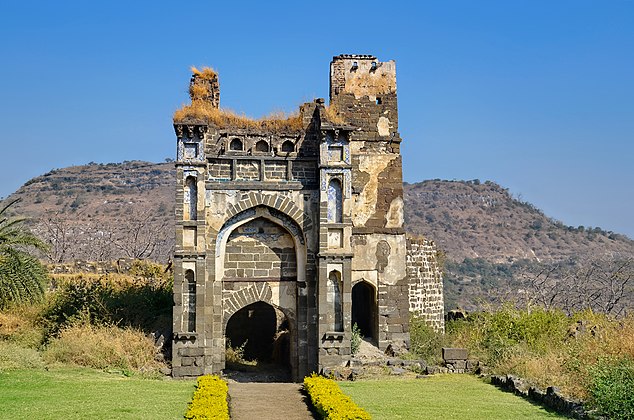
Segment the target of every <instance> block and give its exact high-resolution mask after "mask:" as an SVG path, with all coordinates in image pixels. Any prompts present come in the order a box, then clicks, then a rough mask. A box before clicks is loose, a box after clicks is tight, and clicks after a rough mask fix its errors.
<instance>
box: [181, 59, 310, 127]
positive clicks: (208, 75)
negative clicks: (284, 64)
mask: <svg viewBox="0 0 634 420" xmlns="http://www.w3.org/2000/svg"><path fill="white" fill-rule="evenodd" d="M191 70H192V73H193V74H194V75H195V76H196V77H195V78H194V79H193V82H192V83H191V84H190V86H189V94H190V97H191V99H192V102H191V104H187V105H183V106H182V107H181V108H180V109H178V110H176V112H174V122H175V123H179V122H181V123H182V122H204V123H206V124H211V125H214V126H215V127H217V128H228V127H231V128H239V129H246V130H266V131H293V132H297V131H301V130H302V129H303V128H304V126H303V123H302V118H301V116H300V115H299V113H298V112H296V113H292V114H285V113H283V112H276V113H272V114H270V115H268V116H265V117H263V118H259V119H254V118H250V117H247V116H246V115H239V114H237V113H235V112H233V111H230V110H226V109H220V108H218V107H217V106H215V105H214V104H212V103H211V102H210V101H208V100H207V99H208V95H209V86H208V84H209V82H210V81H212V80H214V79H216V77H217V73H216V71H215V70H213V69H212V68H210V67H203V68H202V70H198V69H197V68H196V67H192V68H191Z"/></svg>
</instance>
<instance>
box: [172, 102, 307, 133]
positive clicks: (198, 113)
mask: <svg viewBox="0 0 634 420" xmlns="http://www.w3.org/2000/svg"><path fill="white" fill-rule="evenodd" d="M190 121H191V122H194V121H195V122H199V121H202V122H205V123H207V124H210V125H214V126H216V127H218V128H240V129H249V130H269V131H301V130H302V129H303V128H304V127H303V123H302V118H301V116H300V115H299V113H293V114H290V115H288V114H285V113H282V112H278V113H273V114H270V115H267V116H266V117H263V118H259V119H254V118H250V117H247V116H246V115H239V114H236V113H235V112H233V111H229V110H225V109H218V108H214V107H213V106H212V105H211V104H209V103H208V102H205V101H199V100H195V101H194V102H193V103H192V104H191V105H184V106H183V107H181V109H179V110H177V111H176V112H175V113H174V122H175V123H183V122H190Z"/></svg>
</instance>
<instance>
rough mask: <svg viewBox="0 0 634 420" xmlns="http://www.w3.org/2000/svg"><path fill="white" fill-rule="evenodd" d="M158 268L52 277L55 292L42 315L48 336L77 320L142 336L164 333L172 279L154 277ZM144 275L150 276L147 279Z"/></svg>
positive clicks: (150, 266)
mask: <svg viewBox="0 0 634 420" xmlns="http://www.w3.org/2000/svg"><path fill="white" fill-rule="evenodd" d="M159 268H160V267H153V266H152V265H148V264H145V265H139V266H138V267H137V266H133V270H132V271H135V270H138V272H137V271H135V272H137V273H138V274H137V275H135V276H130V275H123V274H116V273H109V274H106V275H99V274H70V275H56V276H55V277H54V284H55V290H54V291H53V292H52V293H50V294H49V296H48V299H47V304H46V305H47V306H46V309H45V310H44V311H43V312H42V318H43V324H44V325H45V326H46V328H47V334H48V336H49V337H50V336H56V335H57V334H58V332H59V331H60V330H61V329H63V328H64V327H67V326H70V325H73V324H75V323H76V322H77V320H78V319H83V320H84V321H85V320H88V321H89V322H90V323H92V324H94V325H112V324H116V325H120V326H130V327H135V328H138V329H141V330H143V331H145V332H146V333H150V332H154V331H165V330H166V329H169V327H170V326H171V322H172V321H171V319H172V306H173V300H172V299H173V295H172V280H171V277H169V276H167V275H165V276H164V277H163V278H160V277H159V278H154V277H151V276H153V274H152V273H153V272H154V271H157V270H159ZM146 276H150V277H149V278H148V277H146Z"/></svg>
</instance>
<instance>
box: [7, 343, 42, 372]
mask: <svg viewBox="0 0 634 420" xmlns="http://www.w3.org/2000/svg"><path fill="white" fill-rule="evenodd" d="M42 367H44V362H43V361H42V357H41V356H40V353H38V351H37V350H34V349H31V348H27V347H22V346H20V345H19V344H16V343H12V342H8V341H3V340H0V371H3V370H9V369H33V368H42Z"/></svg>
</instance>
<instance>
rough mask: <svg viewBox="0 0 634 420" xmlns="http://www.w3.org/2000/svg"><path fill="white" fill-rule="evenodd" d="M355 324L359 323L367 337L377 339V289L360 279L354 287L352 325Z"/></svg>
mask: <svg viewBox="0 0 634 420" xmlns="http://www.w3.org/2000/svg"><path fill="white" fill-rule="evenodd" d="M354 324H357V326H358V327H359V329H360V330H361V335H363V336H364V337H365V338H368V339H371V340H372V341H375V342H376V341H377V339H378V334H377V331H378V318H377V301H376V290H375V288H374V286H373V285H371V284H370V283H368V282H366V281H360V282H358V283H357V284H355V285H354V286H353V287H352V325H354Z"/></svg>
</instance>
